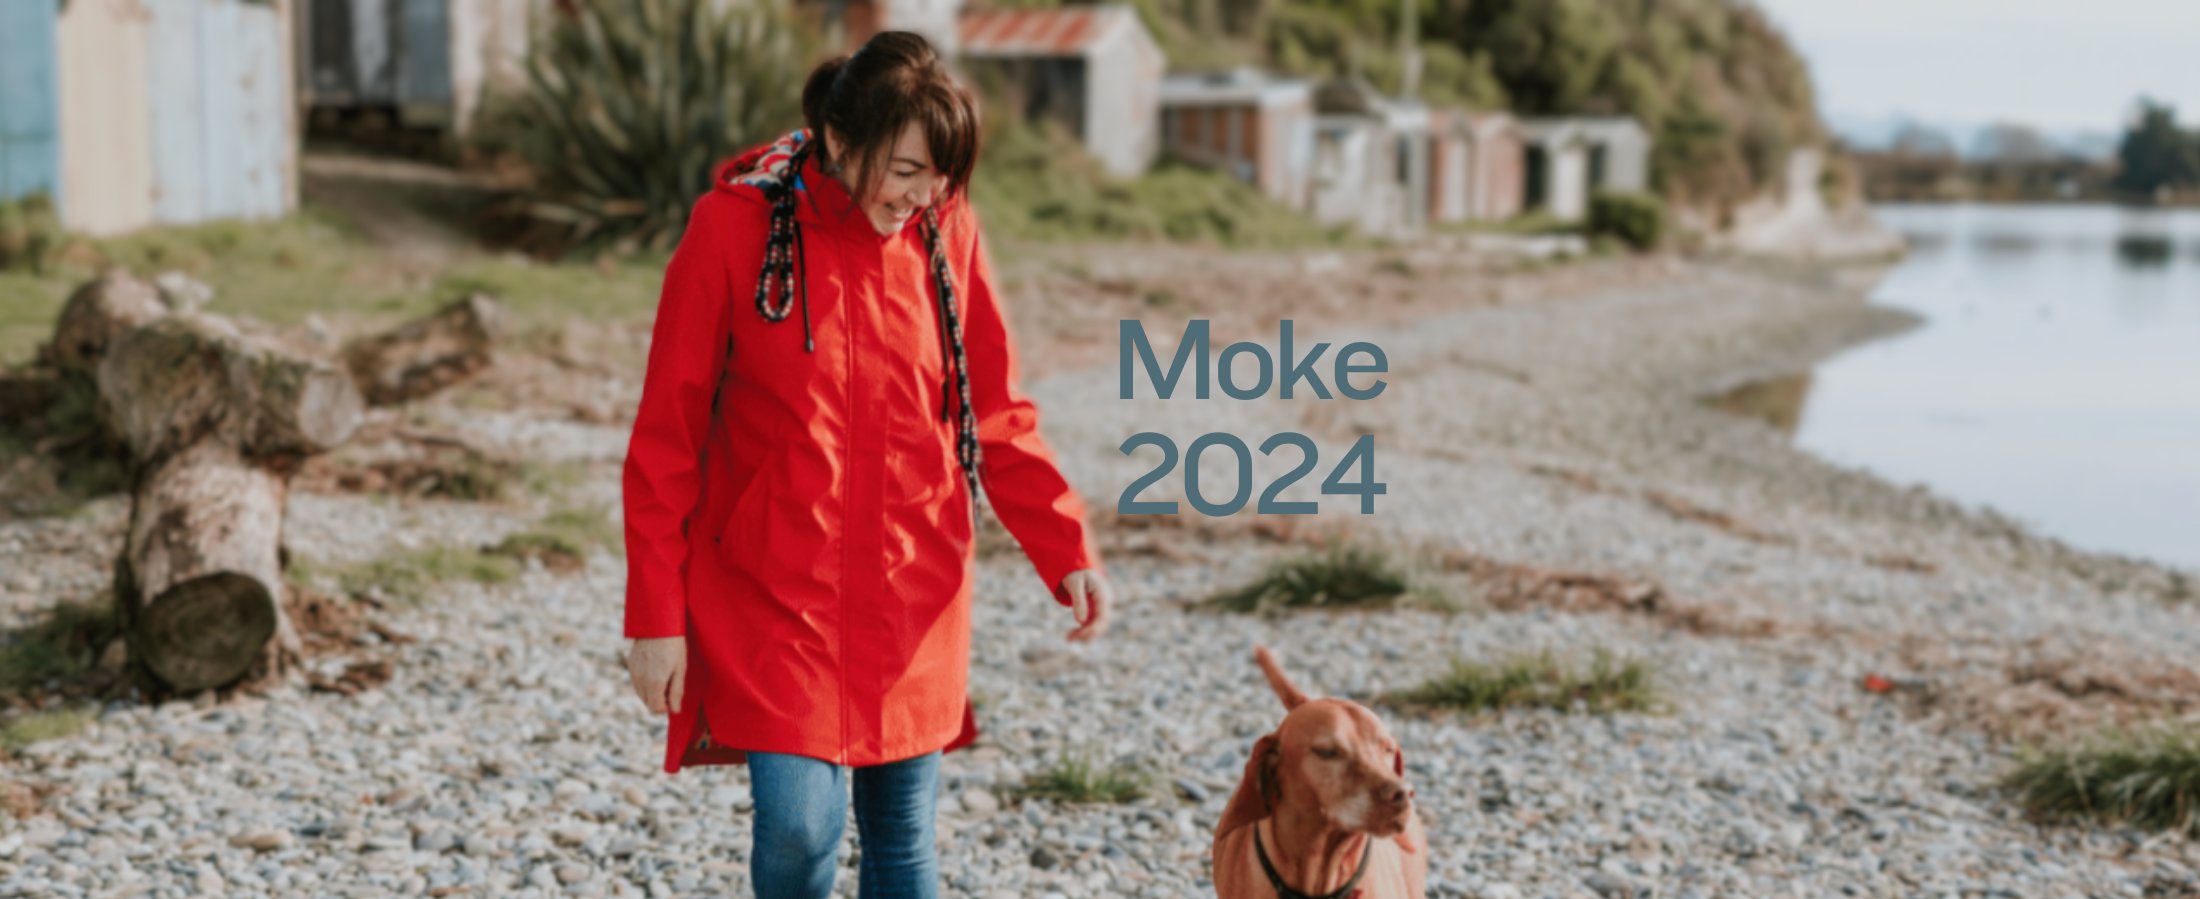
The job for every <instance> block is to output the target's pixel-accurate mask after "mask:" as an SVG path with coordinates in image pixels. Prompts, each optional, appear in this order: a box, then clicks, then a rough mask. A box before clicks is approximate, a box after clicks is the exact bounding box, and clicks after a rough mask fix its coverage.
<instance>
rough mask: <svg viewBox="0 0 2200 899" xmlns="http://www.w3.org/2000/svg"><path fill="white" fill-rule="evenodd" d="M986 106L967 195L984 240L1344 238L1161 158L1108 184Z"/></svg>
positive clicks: (1252, 191)
mask: <svg viewBox="0 0 2200 899" xmlns="http://www.w3.org/2000/svg"><path fill="white" fill-rule="evenodd" d="M985 108H986V114H985V120H986V132H985V150H984V155H983V156H982V157H981V158H980V159H979V161H978V170H977V173H976V174H975V176H974V177H973V178H972V182H973V183H972V184H971V188H970V195H971V199H972V200H973V201H974V202H975V203H976V204H977V208H978V210H979V214H980V215H981V216H983V218H984V220H985V231H986V236H987V237H988V238H992V239H1003V238H1006V239H1012V240H1028V241H1074V240H1095V239H1097V240H1146V241H1170V242H1176V243H1195V244H1206V245H1212V246H1223V247H1233V248H1243V247H1261V248H1280V247H1303V246H1321V245H1333V244H1338V243H1346V242H1349V241H1350V240H1351V238H1350V235H1349V228H1348V227H1347V226H1342V225H1339V226H1324V225H1321V224H1319V223H1317V222H1315V221H1314V220H1313V219H1312V218H1309V217H1307V216H1306V215H1305V214H1303V213H1301V212H1299V211H1298V210H1296V209H1292V208H1290V207H1288V206H1285V205H1284V204H1282V203H1278V202H1276V201H1275V200H1273V199H1270V198H1269V197H1268V196H1267V195H1265V194H1263V193H1261V192H1260V190H1259V189H1257V188H1255V187H1253V186H1252V185H1250V184H1246V183H1244V182H1242V181H1239V180H1237V179H1236V178H1234V177H1231V176H1230V175H1229V174H1227V173H1224V172H1219V171H1212V170H1209V169H1204V168H1198V167H1195V166H1190V165H1185V164H1182V163H1178V162H1174V161H1170V160H1163V161H1162V162H1161V163H1159V164H1157V165H1156V166H1154V167H1153V169H1151V170H1150V171H1147V172H1146V173H1145V174H1142V175H1139V176H1137V177H1135V178H1115V177H1113V176H1111V175H1109V174H1108V173H1107V172H1106V171H1105V170H1104V169H1103V168H1102V167H1101V166H1100V164H1099V162H1098V161H1097V160H1094V159H1093V158H1092V157H1091V156H1090V154H1088V153H1086V152H1085V150H1084V148H1083V147H1082V146H1080V145H1079V144H1078V142H1077V140H1076V139H1075V138H1074V137H1071V136H1070V135H1069V134H1068V133H1066V132H1065V131H1063V130H1062V129H1061V128H1060V127H1058V126H1055V125H1053V124H1052V123H1043V122H1042V123H1031V122H1025V121H1023V120H1021V119H1019V118H1017V117H1016V115H1015V114H1014V112H1013V111H1012V104H1010V103H1008V102H1007V101H1004V100H1001V99H998V98H991V97H989V98H988V99H987V101H986V102H985Z"/></svg>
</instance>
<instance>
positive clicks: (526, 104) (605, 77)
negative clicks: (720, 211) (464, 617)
mask: <svg viewBox="0 0 2200 899" xmlns="http://www.w3.org/2000/svg"><path fill="white" fill-rule="evenodd" d="M570 9H571V12H569V13H559V14H557V17H556V19H555V20H554V22H553V24H552V25H551V27H550V29H549V32H548V34H547V35H546V37H545V38H544V39H543V40H541V41H539V42H538V43H537V44H536V45H535V49H534V51H533V52H532V53H531V55H530V56H529V58H528V61H527V74H528V83H529V87H528V89H527V90H525V91H524V92H523V93H521V94H520V95H518V96H517V97H514V98H512V102H511V103H510V104H508V107H509V108H508V114H507V115H506V117H505V119H504V121H501V122H497V123H495V124H494V125H493V126H492V127H491V131H492V134H491V135H490V136H488V137H486V138H485V140H487V141H489V142H491V143H496V144H503V145H508V146H509V147H510V148H511V149H512V150H513V151H514V152H515V153H517V154H518V155H519V156H520V157H521V158H522V159H524V160H525V161H526V162H527V163H529V164H530V165H531V166H532V167H533V168H534V169H535V170H536V177H537V180H538V186H537V188H536V189H535V193H534V194H533V196H531V197H530V198H529V199H528V202H527V203H526V205H525V210H524V211H525V213H526V215H527V216H528V217H529V218H531V219H532V220H533V221H534V222H536V223H537V224H538V225H539V226H540V229H541V230H540V232H538V234H537V235H536V236H535V238H536V240H537V241H538V243H539V244H542V245H547V246H548V247H549V248H552V249H559V250H587V251H594V250H603V249H607V248H611V249H619V250H633V249H639V248H648V249H657V250H663V249H667V248H669V247H671V246H672V245H673V244H675V243H677V242H678V241H679V238H680V233H681V231H682V230H683V229H684V228H685V227H686V226H687V214H688V210H689V208H690V207H691V206H692V205H693V204H694V202H695V198H696V197H698V196H701V195H702V194H703V193H704V192H706V191H707V190H708V189H709V186H710V172H711V168H712V167H713V166H714V165H715V164H716V163H717V162H718V161H719V160H721V159H724V158H725V157H728V156H731V155H733V154H735V153H737V152H739V151H741V150H743V149H746V148H747V147H749V146H751V145H754V144H757V143H761V142H763V141H766V140H770V139H771V138H773V137H775V136H777V135H778V133H779V132H780V131H781V130H783V129H786V128H791V127H795V126H797V125H799V124H800V123H801V121H802V106H801V94H802V83H803V80H804V78H806V77H807V75H808V74H809V65H808V61H809V60H810V59H811V58H812V56H813V49H812V48H813V40H812V37H811V36H810V35H809V33H808V32H807V31H806V30H804V29H801V28H797V27H796V26H795V25H793V24H792V23H791V22H790V21H789V20H788V17H787V16H786V15H785V14H784V13H782V12H781V11H780V9H779V5H778V4H772V3H722V2H715V0H600V2H593V3H576V4H572V5H571V7H570Z"/></svg>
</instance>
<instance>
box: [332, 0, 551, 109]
mask: <svg viewBox="0 0 2200 899" xmlns="http://www.w3.org/2000/svg"><path fill="white" fill-rule="evenodd" d="M300 3H301V8H300V11H299V18H298V28H297V36H296V40H297V47H298V70H297V78H298V83H299V85H300V88H299V93H300V95H301V99H302V101H303V102H304V103H305V105H306V107H307V108H308V109H311V110H318V111H326V112H337V113H350V112H359V111H380V112H383V113H386V114H389V115H391V116H393V117H394V118H395V119H396V121H398V122H399V123H401V124H404V125H407V126H412V127H425V128H442V129H448V130H449V131H450V132H451V133H453V134H459V135H463V134H465V133H466V132H468V131H470V130H471V129H472V127H473V124H474V121H475V117H476V114H477V113H478V112H479V110H480V108H481V100H482V96H483V95H484V93H486V92H487V91H490V90H493V89H498V88H507V87H516V86H518V85H520V84H523V83H524V82H525V80H526V61H527V51H528V47H529V46H530V44H531V43H532V40H533V37H534V33H535V29H536V28H537V27H539V24H540V22H541V21H542V18H541V17H543V16H544V15H546V14H547V13H548V11H549V10H550V9H551V8H552V7H554V6H555V5H556V0H404V2H391V0H300Z"/></svg>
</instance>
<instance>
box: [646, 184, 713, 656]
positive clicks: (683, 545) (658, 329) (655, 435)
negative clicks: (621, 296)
mask: <svg viewBox="0 0 2200 899" xmlns="http://www.w3.org/2000/svg"><path fill="white" fill-rule="evenodd" d="M722 202H724V200H723V199H722V198H719V197H715V196H713V195H710V194H706V195H704V197H703V198H702V199H700V200H698V201H697V202H696V204H695V207H694V209H693V211H692V214H691V215H690V216H689V217H688V226H687V231H686V233H684V234H683V235H681V238H680V245H679V246H678V247H677V248H676V249H674V250H673V253H672V259H671V261H670V262H669V263H668V264H667V265H666V266H665V281H664V287H663V290H662V293H661V294H660V295H659V297H658V300H657V320H656V324H655V325H654V326H653V327H652V328H651V331H650V340H649V364H648V369H647V373H646V374H645V375H644V376H643V380H642V401H641V406H640V408H639V409H638V410H637V411H636V412H635V415H634V432H633V434H632V435H631V436H630V437H629V438H628V441H627V448H626V466H625V471H624V476H623V479H622V485H621V486H622V491H623V494H622V499H623V503H622V505H623V508H624V511H625V515H626V566H627V567H626V628H625V630H626V636H628V637H633V638H652V637H677V636H681V635H682V634H684V633H685V632H686V630H687V584H686V577H685V576H684V574H685V568H686V565H687V555H688V520H689V518H690V516H692V515H693V514H694V511H695V506H696V502H697V499H698V497H699V496H700V489H701V488H700V481H701V473H702V472H701V455H702V451H703V440H704V437H705V436H706V435H707V434H708V433H709V428H710V403H711V393H712V391H713V389H714V388H715V386H716V383H717V380H718V377H719V369H720V366H721V364H722V359H723V356H724V354H725V351H726V339H727V330H726V326H727V321H726V317H725V310H726V307H727V305H728V298H729V297H728V293H727V290H728V286H729V285H728V283H727V270H726V261H725V258H724V254H723V253H722V252H720V250H719V248H720V247H722V246H724V243H725V241H726V240H727V239H728V238H727V235H726V234H725V233H724V228H725V225H724V224H723V219H722V217H723V215H724V212H723V210H722V209H721V208H720V207H719V205H718V204H720V203H722Z"/></svg>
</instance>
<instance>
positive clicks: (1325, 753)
mask: <svg viewBox="0 0 2200 899" xmlns="http://www.w3.org/2000/svg"><path fill="white" fill-rule="evenodd" d="M1314 755H1316V756H1318V757H1320V758H1325V759H1336V758H1340V757H1342V756H1343V755H1344V753H1341V752H1338V751H1337V750H1335V749H1331V748H1330V747H1327V746H1316V747H1314Z"/></svg>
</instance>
